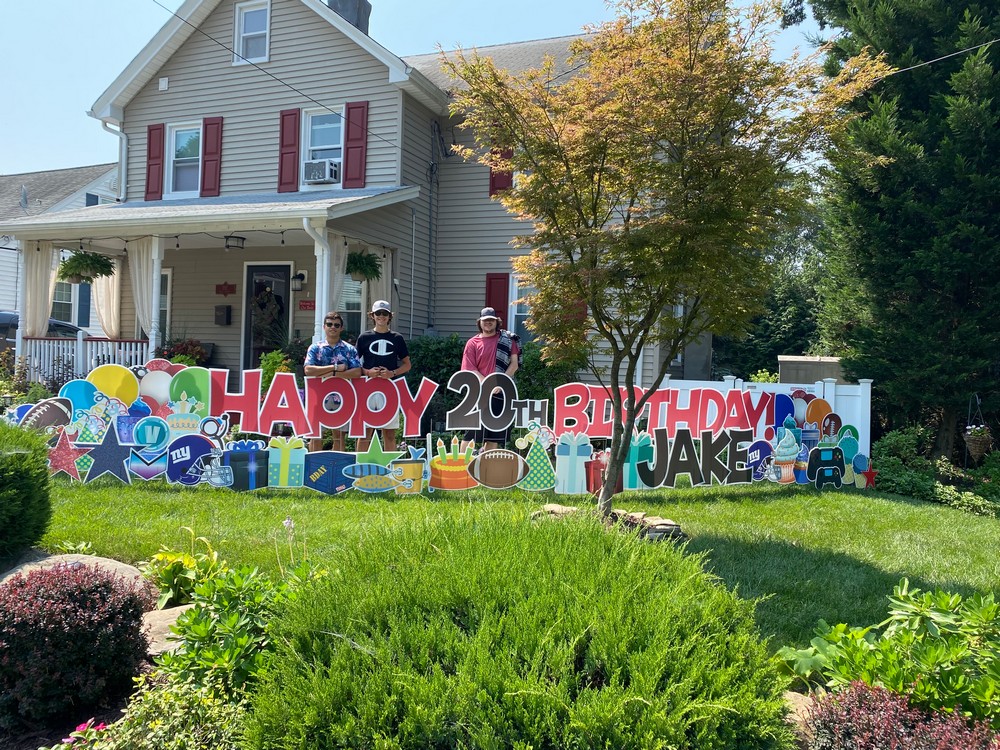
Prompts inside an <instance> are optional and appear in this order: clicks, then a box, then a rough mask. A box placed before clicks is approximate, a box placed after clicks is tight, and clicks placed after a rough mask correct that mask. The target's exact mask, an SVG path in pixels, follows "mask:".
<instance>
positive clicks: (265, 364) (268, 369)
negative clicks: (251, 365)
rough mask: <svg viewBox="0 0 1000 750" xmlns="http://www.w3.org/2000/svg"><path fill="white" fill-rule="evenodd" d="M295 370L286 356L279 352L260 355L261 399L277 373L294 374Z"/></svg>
mask: <svg viewBox="0 0 1000 750" xmlns="http://www.w3.org/2000/svg"><path fill="white" fill-rule="evenodd" d="M294 371H295V368H294V366H293V365H292V361H291V360H290V359H289V358H288V355H287V354H285V353H284V352H283V351H281V350H277V349H276V350H275V351H273V352H268V353H267V354H262V355H261V357H260V392H261V398H263V396H264V394H266V393H267V389H268V388H270V387H271V381H273V380H274V376H275V375H277V374H278V373H279V372H294Z"/></svg>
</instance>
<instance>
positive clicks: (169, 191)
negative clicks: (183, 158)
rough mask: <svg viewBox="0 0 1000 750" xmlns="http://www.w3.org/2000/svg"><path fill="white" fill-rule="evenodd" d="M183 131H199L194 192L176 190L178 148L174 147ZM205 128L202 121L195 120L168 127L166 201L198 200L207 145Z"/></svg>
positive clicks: (164, 191)
mask: <svg viewBox="0 0 1000 750" xmlns="http://www.w3.org/2000/svg"><path fill="white" fill-rule="evenodd" d="M182 130H197V131H198V185H197V187H196V188H195V189H194V190H180V191H178V190H174V154H175V152H176V150H177V149H176V147H175V145H174V138H175V137H176V135H177V133H178V132H180V131H182ZM204 140H205V139H204V128H203V126H202V121H201V120H195V121H192V122H178V123H173V124H170V125H167V147H166V152H167V153H166V165H165V169H164V172H165V174H164V180H165V182H166V185H165V186H164V190H163V197H164V199H171V198H173V199H176V198H197V197H198V196H199V195H200V194H201V165H202V160H203V159H204V152H205V143H204Z"/></svg>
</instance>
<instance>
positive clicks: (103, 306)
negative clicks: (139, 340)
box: [91, 259, 122, 339]
mask: <svg viewBox="0 0 1000 750" xmlns="http://www.w3.org/2000/svg"><path fill="white" fill-rule="evenodd" d="M121 270H122V268H121V262H120V261H118V260H117V259H116V260H115V272H114V274H113V275H111V276H102V277H100V278H99V279H94V281H93V283H92V284H91V287H92V288H93V290H94V301H95V303H96V304H95V308H96V309H97V320H98V321H100V323H101V329H102V330H103V331H104V335H105V336H107V337H108V338H109V339H118V338H121V332H122V331H121V307H122V281H121V279H122V277H121Z"/></svg>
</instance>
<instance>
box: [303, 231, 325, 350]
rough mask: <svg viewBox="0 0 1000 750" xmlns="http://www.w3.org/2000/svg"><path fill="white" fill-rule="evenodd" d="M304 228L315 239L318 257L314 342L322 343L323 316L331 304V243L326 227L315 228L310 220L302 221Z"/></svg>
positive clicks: (314, 248)
mask: <svg viewBox="0 0 1000 750" xmlns="http://www.w3.org/2000/svg"><path fill="white" fill-rule="evenodd" d="M302 228H303V229H304V230H305V232H306V234H308V235H309V236H310V237H312V238H313V252H314V253H315V255H316V309H315V310H314V311H313V341H322V340H323V339H324V338H325V334H324V333H323V316H324V315H326V312H327V310H328V309H329V308H328V305H329V304H330V275H329V268H330V243H329V240H328V238H327V233H326V226H325V225H320V226H318V227H317V226H313V224H312V223H311V222H310V221H309V219H302Z"/></svg>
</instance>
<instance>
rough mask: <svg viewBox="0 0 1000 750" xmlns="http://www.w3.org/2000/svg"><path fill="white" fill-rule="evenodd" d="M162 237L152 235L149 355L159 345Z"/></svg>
mask: <svg viewBox="0 0 1000 750" xmlns="http://www.w3.org/2000/svg"><path fill="white" fill-rule="evenodd" d="M163 245H164V243H163V238H162V237H153V263H152V266H153V270H152V276H153V278H152V280H151V281H152V290H153V294H152V296H151V297H150V299H151V302H152V304H151V308H152V309H151V310H150V311H149V312H150V318H149V320H150V324H149V355H150V357H152V356H153V353H154V352H155V351H156V347H158V346H159V345H160V274H161V273H162V271H163Z"/></svg>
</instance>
